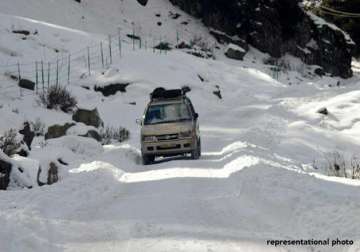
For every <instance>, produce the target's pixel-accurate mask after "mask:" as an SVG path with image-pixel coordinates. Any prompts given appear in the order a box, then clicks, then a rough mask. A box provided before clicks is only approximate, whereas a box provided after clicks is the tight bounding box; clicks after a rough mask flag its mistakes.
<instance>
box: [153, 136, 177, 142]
mask: <svg viewBox="0 0 360 252" xmlns="http://www.w3.org/2000/svg"><path fill="white" fill-rule="evenodd" d="M156 138H157V140H158V141H172V140H177V139H179V134H168V135H160V136H156Z"/></svg>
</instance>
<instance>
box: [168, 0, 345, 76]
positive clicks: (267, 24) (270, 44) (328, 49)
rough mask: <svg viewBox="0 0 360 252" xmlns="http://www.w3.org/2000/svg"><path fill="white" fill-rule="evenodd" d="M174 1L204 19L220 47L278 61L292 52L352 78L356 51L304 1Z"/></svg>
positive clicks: (305, 59)
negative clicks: (250, 49) (226, 45)
mask: <svg viewBox="0 0 360 252" xmlns="http://www.w3.org/2000/svg"><path fill="white" fill-rule="evenodd" d="M170 2H171V3H173V4H174V5H177V6H179V7H180V8H181V9H182V10H184V11H186V12H188V13H189V14H191V15H193V16H195V17H197V18H201V19H202V21H203V23H204V24H205V25H206V26H208V27H210V28H211V31H212V35H213V36H214V37H215V38H216V39H217V40H218V41H220V42H225V43H232V44H236V45H239V46H240V47H242V48H243V49H244V50H245V51H247V47H246V44H249V45H252V46H254V47H256V48H257V49H259V50H261V51H263V52H265V53H268V54H270V56H272V57H275V58H280V57H282V56H284V55H285V54H286V53H289V54H291V55H294V56H296V57H299V58H301V59H302V61H303V62H305V63H306V64H309V65H319V66H321V67H322V68H323V69H324V71H325V72H328V73H331V74H332V75H337V76H341V77H343V78H348V77H350V76H351V75H352V71H351V60H352V57H351V50H352V48H351V45H350V44H349V43H348V41H347V39H346V36H345V35H344V33H343V32H342V31H340V30H339V29H334V27H333V26H331V25H328V24H326V23H325V22H322V21H320V22H319V21H318V18H317V17H316V16H315V17H314V16H313V15H311V14H309V13H308V12H305V11H304V10H303V9H302V7H301V1H300V0H277V1H272V0H252V1H238V0H227V1H210V0H170Z"/></svg>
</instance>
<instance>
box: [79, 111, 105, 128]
mask: <svg viewBox="0 0 360 252" xmlns="http://www.w3.org/2000/svg"><path fill="white" fill-rule="evenodd" d="M72 119H73V120H74V121H75V122H81V123H84V124H85V125H88V126H94V127H95V128H99V127H100V126H103V125H104V123H103V121H102V120H101V118H100V115H99V112H98V110H97V109H96V108H95V109H93V110H87V109H80V108H79V109H78V110H77V111H76V112H75V114H74V115H73V117H72Z"/></svg>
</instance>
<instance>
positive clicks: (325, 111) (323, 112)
mask: <svg viewBox="0 0 360 252" xmlns="http://www.w3.org/2000/svg"><path fill="white" fill-rule="evenodd" d="M317 112H318V113H319V114H322V115H326V116H327V115H329V110H328V109H327V108H320V109H318V111H317Z"/></svg>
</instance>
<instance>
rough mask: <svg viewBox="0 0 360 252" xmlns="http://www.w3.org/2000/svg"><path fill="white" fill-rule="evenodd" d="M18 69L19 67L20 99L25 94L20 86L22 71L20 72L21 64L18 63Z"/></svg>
mask: <svg viewBox="0 0 360 252" xmlns="http://www.w3.org/2000/svg"><path fill="white" fill-rule="evenodd" d="M17 67H18V80H19V84H18V85H19V88H20V97H22V96H23V93H22V88H21V86H20V81H21V71H20V63H19V62H18V63H17Z"/></svg>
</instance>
